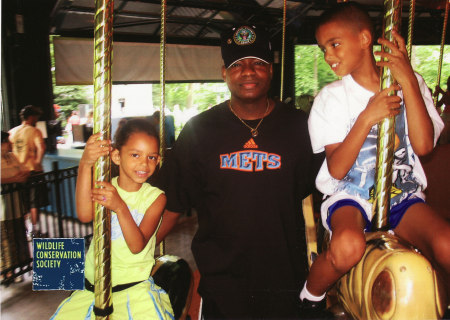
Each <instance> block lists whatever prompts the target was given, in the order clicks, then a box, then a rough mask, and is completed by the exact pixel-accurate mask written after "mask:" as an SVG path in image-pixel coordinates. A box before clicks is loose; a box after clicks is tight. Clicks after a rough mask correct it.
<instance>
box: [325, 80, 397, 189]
mask: <svg viewBox="0 0 450 320" xmlns="http://www.w3.org/2000/svg"><path fill="white" fill-rule="evenodd" d="M398 89H399V87H398V86H391V87H389V88H387V89H384V90H383V91H381V92H378V93H376V94H375V95H374V96H373V97H372V98H371V99H370V100H369V103H368V104H367V106H366V108H365V109H364V111H363V112H361V113H360V115H359V116H358V118H357V119H356V121H355V123H354V125H353V127H352V128H351V130H350V132H349V133H348V135H347V136H346V137H345V139H344V140H343V141H342V142H340V143H335V144H330V145H327V146H325V153H326V157H327V165H328V171H329V172H330V174H331V176H332V177H333V178H335V179H338V180H341V179H343V178H344V177H345V175H346V174H347V172H348V171H349V170H350V169H351V167H352V166H353V164H354V163H355V161H356V158H357V157H358V154H359V152H360V150H361V147H362V145H363V143H364V141H365V140H366V138H367V135H368V134H369V132H370V129H371V128H372V127H373V126H374V125H375V124H376V123H378V122H379V121H381V120H382V119H384V118H386V117H390V116H395V115H397V114H398V113H399V112H400V102H401V99H400V97H398V96H389V95H388V94H389V92H390V91H392V90H398Z"/></svg>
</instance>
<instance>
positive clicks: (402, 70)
mask: <svg viewBox="0 0 450 320" xmlns="http://www.w3.org/2000/svg"><path fill="white" fill-rule="evenodd" d="M392 35H393V36H394V40H395V41H394V42H391V41H388V40H386V39H382V38H380V39H378V43H379V44H381V45H382V46H386V47H388V48H389V49H390V50H391V52H390V53H387V52H383V51H377V52H375V55H377V56H380V57H381V58H382V59H381V61H378V62H377V66H379V67H388V68H389V69H390V70H391V72H392V75H393V76H394V78H395V80H397V82H398V83H399V84H400V85H402V84H403V83H406V81H409V80H411V79H415V75H414V71H413V69H412V67H411V63H410V61H409V58H408V52H407V50H406V45H405V40H404V39H403V38H402V36H400V34H398V33H397V32H396V31H395V30H393V31H392Z"/></svg>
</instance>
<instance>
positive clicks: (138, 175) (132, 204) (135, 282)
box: [51, 119, 173, 319]
mask: <svg viewBox="0 0 450 320" xmlns="http://www.w3.org/2000/svg"><path fill="white" fill-rule="evenodd" d="M99 138H100V134H99V133H97V134H95V135H93V136H91V137H90V138H89V139H88V141H87V143H86V148H85V150H84V152H83V156H82V158H81V161H80V165H79V169H78V179H77V187H76V205H77V213H78V218H79V219H80V221H82V222H90V221H92V220H93V218H94V211H93V205H92V201H95V202H97V203H99V204H101V205H103V206H105V207H106V208H108V209H110V210H111V278H112V286H113V288H112V291H113V294H112V301H113V308H114V312H113V314H112V316H113V317H114V319H173V312H172V307H171V305H170V301H169V296H168V295H167V293H166V292H165V291H164V290H162V289H161V288H159V287H158V286H156V285H155V283H154V282H153V279H152V277H150V272H151V270H152V267H153V265H154V263H155V259H154V255H153V254H154V251H155V235H156V230H157V229H158V226H159V223H160V220H161V214H162V212H163V210H164V207H165V204H166V197H165V195H164V193H163V192H162V191H161V190H160V189H158V188H155V187H153V186H151V185H150V184H148V183H146V180H147V179H148V178H149V177H150V176H151V175H152V174H153V172H154V171H155V168H156V166H157V165H158V163H159V160H160V156H159V139H158V135H157V133H156V131H155V129H154V128H153V126H152V125H151V124H150V123H149V122H148V121H146V120H142V119H137V120H131V121H128V122H127V123H126V124H125V125H124V126H123V127H122V128H121V129H120V130H119V131H117V133H116V135H115V141H114V149H113V150H112V152H111V160H112V161H113V162H114V164H116V165H117V166H119V176H118V177H114V178H113V179H112V181H111V183H108V182H96V183H95V187H94V188H92V187H91V186H92V169H93V166H94V164H95V162H96V160H97V159H98V158H99V157H100V156H106V155H108V153H109V152H110V151H111V147H110V142H109V141H104V140H98V139H99ZM100 187H101V188H100ZM88 199H91V200H92V201H88ZM93 251H94V246H93V243H91V246H90V248H89V251H88V253H87V255H86V266H85V276H86V284H85V290H80V291H75V292H74V293H73V294H72V295H71V296H70V297H69V298H67V299H66V300H64V301H63V302H62V303H61V305H60V306H59V307H58V309H57V310H56V312H55V314H54V315H53V317H52V318H51V319H94V318H95V315H94V312H93V307H94V292H93V291H94V287H93V283H94V252H93Z"/></svg>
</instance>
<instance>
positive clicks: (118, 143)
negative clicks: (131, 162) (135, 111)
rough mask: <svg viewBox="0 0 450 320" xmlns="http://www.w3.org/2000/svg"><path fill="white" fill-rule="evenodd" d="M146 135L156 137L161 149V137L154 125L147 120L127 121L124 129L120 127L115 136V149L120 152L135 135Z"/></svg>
mask: <svg viewBox="0 0 450 320" xmlns="http://www.w3.org/2000/svg"><path fill="white" fill-rule="evenodd" d="M139 132H142V133H146V134H147V135H149V136H150V137H154V138H155V139H156V140H157V141H158V147H159V135H158V131H157V130H156V128H155V127H154V126H153V124H152V123H151V122H150V121H148V120H146V119H142V118H141V119H132V120H129V121H127V122H126V123H125V124H124V125H123V126H122V127H120V128H119V129H118V130H117V132H116V134H115V135H114V148H116V149H117V150H119V151H120V149H121V148H122V147H123V146H124V145H125V144H126V143H127V142H128V139H129V138H130V136H131V135H132V134H133V133H139Z"/></svg>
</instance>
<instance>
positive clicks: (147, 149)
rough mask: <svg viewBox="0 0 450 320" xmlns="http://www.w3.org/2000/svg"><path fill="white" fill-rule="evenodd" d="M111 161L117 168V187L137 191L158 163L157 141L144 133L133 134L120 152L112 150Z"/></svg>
mask: <svg viewBox="0 0 450 320" xmlns="http://www.w3.org/2000/svg"><path fill="white" fill-rule="evenodd" d="M111 159H112V161H113V162H114V163H115V164H116V165H118V166H119V186H120V187H121V188H122V189H124V190H126V191H137V190H139V189H140V188H141V185H142V184H143V183H144V182H145V181H146V180H147V179H148V178H149V177H150V176H151V175H152V174H153V172H155V168H156V166H157V165H158V163H159V159H160V157H159V146H158V140H157V139H156V138H155V137H152V136H149V135H148V134H146V133H144V132H136V133H133V134H132V135H130V137H129V138H128V141H127V142H126V143H125V144H124V145H123V146H122V148H121V149H120V150H117V149H114V151H113V152H112V155H111Z"/></svg>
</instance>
